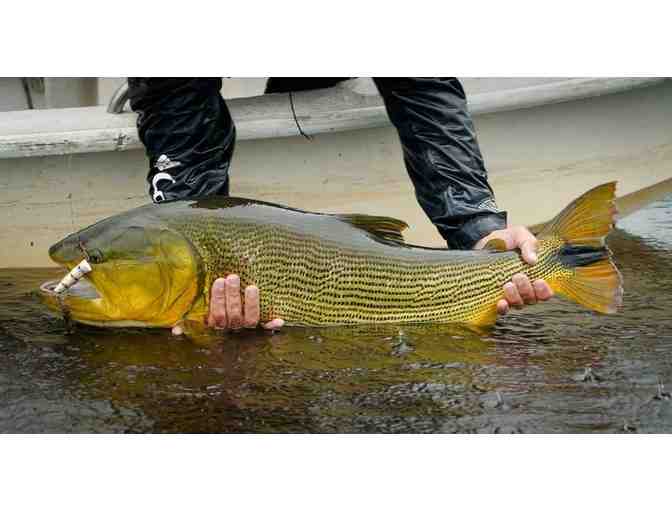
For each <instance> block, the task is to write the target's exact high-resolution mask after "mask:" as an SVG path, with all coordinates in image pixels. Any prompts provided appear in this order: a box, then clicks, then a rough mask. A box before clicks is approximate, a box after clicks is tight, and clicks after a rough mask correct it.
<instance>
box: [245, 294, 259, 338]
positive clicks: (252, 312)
mask: <svg viewBox="0 0 672 510" xmlns="http://www.w3.org/2000/svg"><path fill="white" fill-rule="evenodd" d="M244 306H245V317H244V319H243V325H244V326H245V327H246V328H256V327H257V324H259V287H257V286H256V285H250V286H249V287H246V288H245V303H244Z"/></svg>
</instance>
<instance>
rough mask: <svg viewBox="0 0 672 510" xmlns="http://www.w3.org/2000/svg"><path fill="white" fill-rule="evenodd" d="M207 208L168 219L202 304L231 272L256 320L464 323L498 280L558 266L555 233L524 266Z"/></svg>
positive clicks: (489, 300)
mask: <svg viewBox="0 0 672 510" xmlns="http://www.w3.org/2000/svg"><path fill="white" fill-rule="evenodd" d="M248 207H249V206H248ZM206 211H207V212H208V214H205V215H202V214H201V215H188V216H187V217H186V218H187V219H186V221H178V222H176V223H175V225H174V226H175V227H176V228H177V229H178V230H179V231H181V232H182V233H183V234H184V235H185V236H186V237H187V238H188V239H189V240H190V241H191V242H192V243H193V244H194V246H195V247H196V250H197V251H198V253H199V255H200V256H201V258H202V260H203V262H204V267H205V283H206V284H205V286H204V289H206V295H205V296H204V297H205V299H204V304H205V305H206V306H207V303H208V296H207V289H209V288H210V285H211V284H212V282H213V281H214V279H216V278H217V277H219V276H223V275H226V274H231V273H235V274H239V275H240V277H241V284H242V285H243V286H246V285H250V284H255V285H257V286H258V287H259V288H260V297H261V315H262V320H270V319H271V318H273V317H282V318H283V319H284V320H285V321H286V322H287V323H290V324H304V325H320V324H321V325H332V324H356V323H363V322H421V321H435V322H470V321H473V320H474V319H475V318H477V317H478V316H479V315H480V314H482V313H483V312H484V309H485V308H488V307H490V306H491V305H492V304H493V303H496V301H497V300H498V299H501V297H502V286H503V284H504V283H505V282H506V281H508V280H510V278H511V277H512V276H513V275H514V274H515V273H518V272H525V273H527V274H528V275H529V276H530V277H531V278H534V279H536V278H546V277H550V276H552V275H558V274H561V273H562V271H563V268H562V266H561V265H560V264H559V263H557V261H554V257H553V253H554V250H557V249H558V248H559V247H560V246H561V244H562V243H561V241H559V240H555V241H544V242H543V243H542V244H541V246H540V257H539V263H538V264H537V265H535V266H533V267H530V266H527V265H526V264H524V263H523V262H522V260H521V259H520V256H519V255H518V254H517V253H515V252H507V253H488V252H471V253H468V254H461V253H456V252H451V251H448V250H434V249H428V248H422V247H414V246H409V245H405V244H401V243H399V244H390V243H385V242H381V241H380V240H379V239H376V238H375V236H369V237H366V238H365V239H362V238H361V237H362V232H361V231H359V230H358V229H356V227H353V226H350V225H348V224H344V223H343V222H342V220H340V219H338V218H334V217H332V216H326V215H314V216H317V218H315V220H316V221H315V222H314V224H313V226H314V227H317V228H315V229H314V231H313V232H310V231H309V230H308V229H307V228H306V226H305V225H302V226H301V228H296V227H295V226H294V225H293V224H292V222H291V221H287V222H286V223H282V222H280V221H279V220H280V218H282V215H283V214H288V215H295V214H298V213H296V212H295V211H292V210H285V209H279V210H277V211H274V212H273V214H274V218H273V222H272V223H271V224H269V223H268V222H267V221H268V220H269V219H270V218H269V219H267V221H264V222H262V221H260V219H257V218H250V217H249V215H248V214H242V215H240V216H236V214H235V209H234V208H230V209H223V210H221V211H214V212H211V211H210V210H206ZM222 212H223V213H224V214H221V213H222ZM244 212H245V213H247V212H248V211H244ZM300 214H305V213H300ZM178 218H180V216H178ZM337 222H338V223H341V225H338V227H340V228H341V229H342V230H343V234H347V235H343V236H342V238H341V240H340V242H339V241H337V240H335V239H333V238H330V237H333V236H325V235H321V233H324V232H325V231H326V230H328V229H329V228H330V227H334V226H336V224H337ZM293 226H294V227H295V228H292V227H293ZM348 230H351V232H347V231H348ZM352 240H355V241H356V242H352ZM437 255H438V256H437ZM428 259H430V260H428Z"/></svg>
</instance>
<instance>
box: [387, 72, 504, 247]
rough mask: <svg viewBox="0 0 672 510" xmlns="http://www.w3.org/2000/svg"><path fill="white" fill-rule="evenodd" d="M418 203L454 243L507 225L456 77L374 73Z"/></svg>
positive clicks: (471, 243) (463, 242)
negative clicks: (499, 208)
mask: <svg viewBox="0 0 672 510" xmlns="http://www.w3.org/2000/svg"><path fill="white" fill-rule="evenodd" d="M374 81H375V83H376V86H377V87H378V90H379V91H380V94H381V95H382V97H383V100H384V101H385V107H386V109H387V112H388V115H389V117H390V120H391V121H392V124H394V126H395V127H396V128H397V130H398V132H399V138H400V141H401V146H402V150H403V153H404V162H405V164H406V170H407V171H408V174H409V176H410V178H411V180H412V181H413V185H414V186H415V194H416V197H417V199H418V203H419V204H420V206H421V207H422V209H423V210H424V211H425V213H426V214H427V216H429V219H430V220H431V221H432V223H434V225H436V227H437V229H438V230H439V232H440V234H441V235H442V236H443V238H444V239H445V240H446V241H447V243H448V246H449V247H451V248H454V249H470V248H472V247H473V246H474V244H475V243H476V242H477V241H478V240H480V239H481V238H483V237H485V236H486V235H488V234H489V233H490V232H492V231H493V230H499V229H502V228H506V213H505V212H502V211H499V210H498V209H497V205H496V204H495V197H494V193H493V191H492V189H491V188H490V185H489V184H488V176H487V172H486V169H485V164H484V162H483V156H482V155H481V151H480V149H479V147H478V142H477V140H476V132H475V130H474V125H473V123H472V120H471V116H470V114H469V111H468V109H467V100H466V96H465V93H464V89H463V88H462V85H461V84H460V82H459V81H458V80H457V78H375V79H374Z"/></svg>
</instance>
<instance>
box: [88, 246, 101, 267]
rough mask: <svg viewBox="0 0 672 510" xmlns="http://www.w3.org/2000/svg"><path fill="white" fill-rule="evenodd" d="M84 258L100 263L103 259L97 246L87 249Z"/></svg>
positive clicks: (93, 262)
mask: <svg viewBox="0 0 672 510" xmlns="http://www.w3.org/2000/svg"><path fill="white" fill-rule="evenodd" d="M86 260H87V261H89V262H91V263H92V264H100V263H101V262H102V261H103V253H102V252H101V251H100V250H99V249H98V248H93V249H91V250H88V251H87V257H86Z"/></svg>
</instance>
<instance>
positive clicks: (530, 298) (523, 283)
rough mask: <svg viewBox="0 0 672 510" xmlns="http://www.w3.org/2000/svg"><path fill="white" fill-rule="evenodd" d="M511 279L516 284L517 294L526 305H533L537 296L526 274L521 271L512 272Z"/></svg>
mask: <svg viewBox="0 0 672 510" xmlns="http://www.w3.org/2000/svg"><path fill="white" fill-rule="evenodd" d="M511 281H512V282H513V283H515V284H516V287H517V288H518V294H520V297H521V298H522V299H523V301H524V302H525V304H526V305H534V304H536V302H537V297H536V295H535V293H534V289H533V288H532V284H531V283H530V279H529V278H528V277H527V275H524V274H522V273H518V274H514V275H513V278H511Z"/></svg>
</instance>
